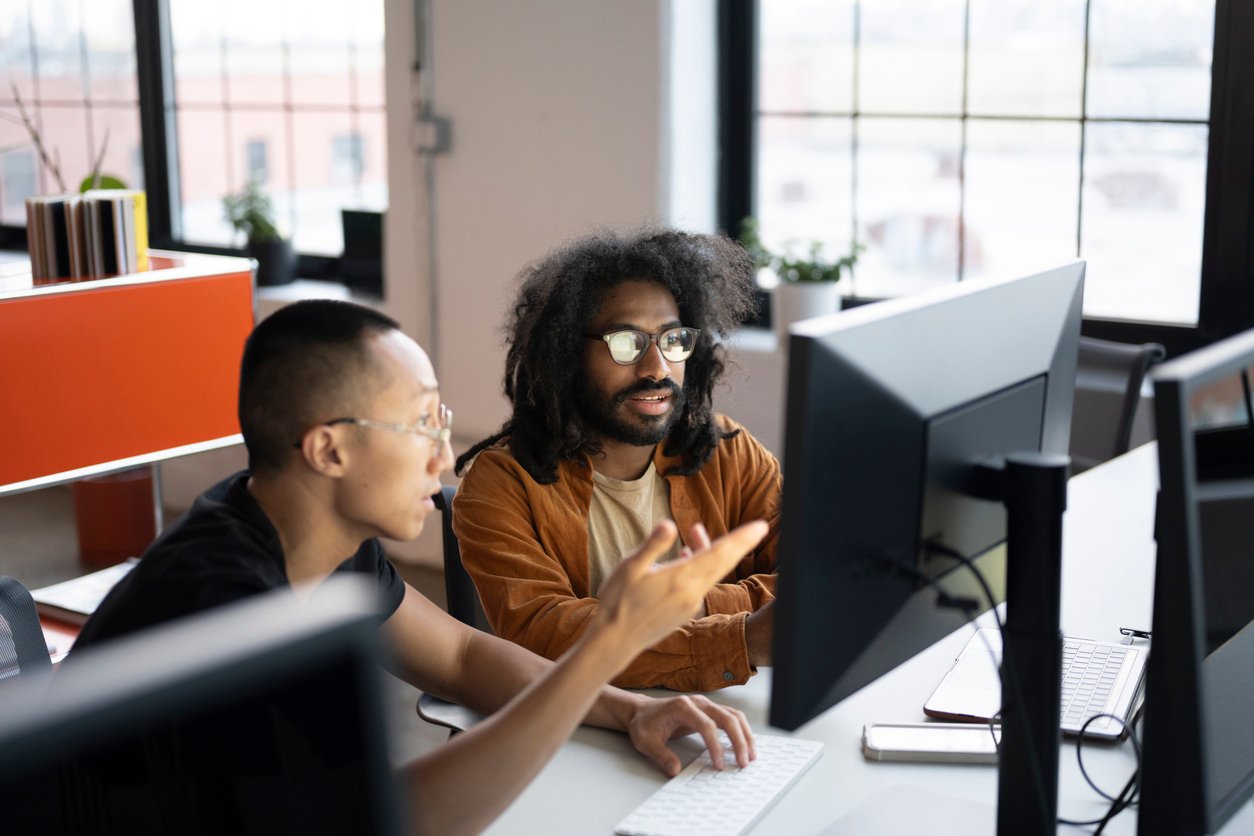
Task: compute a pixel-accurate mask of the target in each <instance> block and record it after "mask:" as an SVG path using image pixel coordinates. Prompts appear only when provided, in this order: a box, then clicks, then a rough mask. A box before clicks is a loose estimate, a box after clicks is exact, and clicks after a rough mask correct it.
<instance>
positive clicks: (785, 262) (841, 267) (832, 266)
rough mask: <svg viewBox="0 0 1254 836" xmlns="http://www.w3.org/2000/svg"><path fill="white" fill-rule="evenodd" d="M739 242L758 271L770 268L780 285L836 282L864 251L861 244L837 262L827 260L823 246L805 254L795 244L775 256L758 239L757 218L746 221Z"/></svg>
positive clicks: (817, 245)
mask: <svg viewBox="0 0 1254 836" xmlns="http://www.w3.org/2000/svg"><path fill="white" fill-rule="evenodd" d="M740 229H741V232H740V243H741V244H743V245H744V247H745V249H746V250H748V251H749V254H750V255H751V256H753V260H754V262H755V263H756V264H757V265H758V267H759V268H763V267H765V268H768V269H770V270H771V271H772V272H773V273H775V275H776V276H778V277H779V280H780V281H781V282H835V281H839V280H840V278H841V276H842V275H844V273H846V272H851V271H852V270H853V266H854V264H856V263H857V262H858V255H859V254H860V253H861V252H862V251H863V250H864V249H865V247H863V245H862V244H856V243H855V244H854V245H853V247H852V248H850V250H849V252H848V254H846V255H844V256H841V257H840V258H836V259H828V258H826V257H825V256H824V254H823V244H822V243H821V242H819V241H813V242H811V243H810V245H809V246H808V247H807V248H806V250H805V254H804V255H797V254H796V253H795V249H794V248H795V244H792V243H790V244H789V245H788V246H787V249H786V251H785V252H783V253H773V252H771V251H770V250H769V249H767V248H766V246H765V245H764V244H763V243H762V239H761V238H760V237H758V221H757V219H756V218H752V217H749V218H745V219H744V221H743V222H742V223H741V226H740Z"/></svg>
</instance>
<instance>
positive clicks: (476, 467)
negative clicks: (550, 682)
mask: <svg viewBox="0 0 1254 836" xmlns="http://www.w3.org/2000/svg"><path fill="white" fill-rule="evenodd" d="M719 421H720V426H722V427H723V428H724V429H739V430H740V432H739V433H738V434H737V435H735V436H734V437H732V438H728V439H724V440H722V441H720V442H719V443H718V445H717V447H716V449H715V452H714V455H713V456H712V457H711V458H710V460H709V461H708V462H706V463H705V465H704V466H702V468H701V469H700V470H699V471H697V473H695V474H693V475H691V476H675V475H666V474H667V472H668V471H669V469H670V468H672V467H673V466H675V465H676V464H678V462H679V460H678V459H677V458H673V457H668V456H665V455H663V454H662V446H663V445H658V449H657V452H656V453H655V454H654V462H655V464H656V465H657V469H658V472H659V473H661V474H663V475H664V476H665V477H666V481H667V484H668V486H669V488H670V505H671V514H672V516H673V518H674V520H675V523H676V525H677V526H678V527H679V531H680V535H681V537H682V536H683V535H684V534H685V533H686V532H687V531H688V530H689V529H690V528H691V527H692V525H693V524H694V523H696V522H701V523H704V524H705V527H706V528H707V529H708V530H709V533H710V538H711V539H716V538H718V537H719V536H721V535H723V534H725V533H727V532H728V531H729V530H731V529H732V528H735V527H736V526H738V525H740V524H741V523H745V522H748V521H750V520H755V519H764V520H766V521H767V522H768V523H769V524H770V530H769V532H768V533H767V536H766V537H765V538H764V539H763V541H762V542H761V544H759V546H758V548H757V549H756V550H755V551H754V552H752V553H751V554H749V555H746V556H745V558H744V559H743V560H741V562H740V564H739V565H738V566H737V567H736V570H735V571H734V572H733V573H732V574H731V575H729V576H728V577H727V578H725V579H724V581H723V582H722V583H720V584H718V585H717V586H715V587H714V588H713V589H712V590H711V591H710V592H709V594H707V595H706V598H705V605H706V610H707V612H708V613H709V614H708V615H707V616H706V617H704V618H701V619H694V620H692V621H689V622H688V623H687V624H685V625H683V626H682V627H680V628H678V629H676V630H675V631H673V632H672V633H671V634H670V635H669V636H667V637H666V638H665V639H663V640H662V641H661V642H659V643H658V644H657V645H655V646H654V647H652V648H651V649H649V650H647V651H645V652H644V653H643V654H641V655H640V656H639V657H638V658H637V659H636V660H635V661H634V662H633V663H632V664H631V665H630V666H629V667H628V668H627V669H626V670H625V671H623V673H622V674H621V675H620V676H619V677H618V678H617V679H615V680H614V684H616V685H620V686H623V687H628V688H646V687H665V688H673V689H676V690H681V691H712V690H715V689H718V688H722V687H724V686H727V685H736V684H740V683H743V682H745V681H746V680H748V678H749V677H750V676H751V675H752V674H753V672H754V671H753V668H752V667H751V666H750V664H749V655H748V650H747V649H746V647H745V618H746V616H747V615H748V613H750V612H754V611H756V610H757V609H758V608H759V607H761V606H763V605H764V604H766V603H767V602H768V601H771V600H772V599H774V597H775V575H774V574H772V573H773V572H774V571H775V549H776V544H777V542H778V539H779V497H780V486H781V479H780V470H779V463H778V462H777V461H776V460H775V457H774V456H772V455H771V454H770V452H768V451H767V450H766V448H764V447H763V446H762V445H761V444H759V443H758V441H757V440H756V439H754V438H753V437H752V436H751V435H749V433H748V432H747V431H745V430H744V429H743V428H741V427H740V425H738V424H736V423H735V422H733V421H731V420H730V419H728V418H725V417H722V416H720V417H719ZM591 474H592V469H591V464H590V462H588V461H584V462H571V461H562V462H561V463H560V464H559V465H558V470H557V482H555V483H554V484H551V485H541V484H539V483H537V482H536V481H535V480H533V479H532V478H531V476H530V475H529V474H528V473H527V471H526V470H525V469H524V468H523V467H522V466H521V465H520V464H519V463H518V462H517V461H516V460H515V459H514V457H513V455H511V453H510V452H509V450H508V449H507V448H506V447H505V446H503V444H502V445H498V446H496V447H492V448H489V449H487V450H484V451H483V452H482V453H480V454H479V455H478V457H477V458H476V459H475V461H474V463H473V465H472V466H471V468H470V470H469V472H468V473H467V474H466V476H465V478H464V479H463V480H462V483H461V486H460V487H459V488H458V491H457V496H456V498H455V499H454V501H453V508H454V514H453V527H454V530H455V531H456V533H457V538H458V542H459V544H460V546H461V554H462V562H463V563H464V564H465V566H466V570H467V572H469V574H470V576H471V578H472V579H474V582H475V586H476V587H477V588H478V590H479V597H480V599H481V600H482V602H483V609H484V612H485V614H486V615H487V617H488V620H489V621H490V622H491V624H492V629H493V630H494V631H495V632H496V634H497V635H498V636H501V637H503V638H506V639H509V640H511V641H514V642H517V643H518V644H521V645H522V646H524V647H526V648H528V649H530V650H532V651H533V652H535V653H538V654H540V655H541V656H546V657H548V658H549V659H556V658H557V657H558V656H560V655H561V654H562V653H564V652H565V651H566V649H567V648H569V647H570V646H571V645H572V644H573V643H574V642H575V640H576V639H577V638H578V637H579V635H580V633H581V632H582V631H583V629H584V625H585V624H586V623H587V622H588V619H589V618H590V617H591V616H592V614H593V613H594V612H595V611H596V607H597V601H596V599H595V598H592V597H590V596H589V593H588V507H589V505H590V503H591V500H592V475H591Z"/></svg>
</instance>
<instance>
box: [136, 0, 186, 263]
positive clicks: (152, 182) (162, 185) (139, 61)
mask: <svg viewBox="0 0 1254 836" xmlns="http://www.w3.org/2000/svg"><path fill="white" fill-rule="evenodd" d="M134 11H135V60H136V66H135V69H136V76H137V79H136V81H137V83H138V86H139V124H140V135H141V136H142V137H143V139H142V141H141V143H140V145H141V147H142V149H143V158H144V188H145V190H146V191H147V199H148V238H149V241H150V242H151V243H152V245H153V246H155V247H158V248H160V247H171V246H174V245H175V242H176V241H177V240H178V239H179V238H181V237H182V229H181V227H182V218H181V216H180V215H178V214H177V213H175V211H174V209H175V207H176V206H177V205H178V194H179V175H178V143H177V141H176V140H177V136H178V133H177V127H176V125H175V124H174V102H173V99H174V96H173V79H174V62H173V59H172V55H171V49H170V16H169V5H168V4H167V2H166V0H134Z"/></svg>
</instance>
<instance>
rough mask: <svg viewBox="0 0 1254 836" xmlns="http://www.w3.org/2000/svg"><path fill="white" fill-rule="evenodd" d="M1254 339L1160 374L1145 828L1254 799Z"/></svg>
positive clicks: (1160, 829) (1183, 828)
mask: <svg viewBox="0 0 1254 836" xmlns="http://www.w3.org/2000/svg"><path fill="white" fill-rule="evenodd" d="M1252 376H1254V330H1251V331H1247V332H1245V333H1243V334H1239V335H1237V336H1234V337H1230V338H1228V339H1226V340H1222V341H1220V342H1217V343H1214V344H1212V345H1210V346H1208V347H1206V348H1203V349H1200V350H1198V351H1195V352H1192V353H1190V354H1187V355H1185V356H1183V357H1179V358H1177V359H1175V360H1172V361H1170V362H1168V363H1165V364H1163V365H1162V366H1160V367H1158V368H1156V369H1155V370H1154V372H1153V373H1152V377H1153V382H1154V413H1155V418H1156V421H1157V436H1158V469H1159V496H1158V517H1157V530H1156V532H1155V537H1156V539H1157V541H1158V561H1157V570H1156V575H1155V581H1154V617H1153V639H1152V646H1151V649H1150V658H1149V668H1148V673H1147V679H1146V695H1145V730H1144V741H1145V745H1144V761H1143V767H1142V783H1141V809H1140V830H1141V832H1142V833H1210V832H1213V831H1215V830H1217V829H1218V828H1219V827H1220V826H1221V825H1222V824H1223V823H1224V822H1225V821H1227V820H1228V819H1229V818H1230V817H1231V816H1232V815H1233V813H1234V812H1236V810H1237V809H1238V808H1240V807H1241V805H1243V804H1244V803H1245V802H1246V801H1247V800H1248V799H1249V798H1250V797H1251V795H1254V725H1251V723H1250V717H1249V708H1250V706H1251V705H1254V560H1252V559H1251V558H1252V557H1254V554H1252V552H1254V402H1252V401H1251V395H1250V384H1251V377H1252Z"/></svg>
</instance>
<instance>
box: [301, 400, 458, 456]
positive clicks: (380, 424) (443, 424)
mask: <svg viewBox="0 0 1254 836" xmlns="http://www.w3.org/2000/svg"><path fill="white" fill-rule="evenodd" d="M430 421H431V419H430V418H423V419H420V420H418V421H414V422H413V423H411V424H393V423H389V422H387V421H372V420H370V419H369V418H332V419H331V420H330V421H324V422H323V423H324V424H326V425H327V426H332V425H333V424H352V425H354V426H357V427H373V428H374V429H377V430H391V431H392V432H394V433H413V434H415V435H425V436H426V437H427V438H429V439H431V440H432V441H434V442H435V454H436V455H437V456H438V455H440V454H441V453H443V452H444V445H445V444H448V443H449V438H450V437H451V436H452V435H453V410H451V409H449V408H448V407H447V406H445V405H444V404H440V409H439V412H438V413H437V414H436V423H435V426H428V424H429V423H430Z"/></svg>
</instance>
